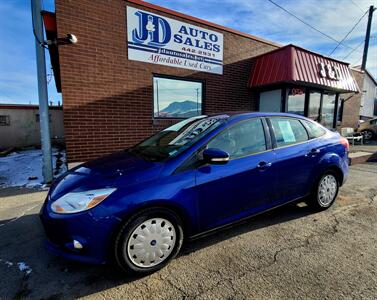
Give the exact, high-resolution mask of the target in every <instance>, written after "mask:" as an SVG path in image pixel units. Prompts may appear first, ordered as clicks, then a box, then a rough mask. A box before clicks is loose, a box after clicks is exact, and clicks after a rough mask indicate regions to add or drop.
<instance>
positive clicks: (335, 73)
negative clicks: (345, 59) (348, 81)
mask: <svg viewBox="0 0 377 300" xmlns="http://www.w3.org/2000/svg"><path fill="white" fill-rule="evenodd" d="M318 67H319V75H320V76H321V77H322V78H328V79H333V80H341V79H342V74H341V73H340V68H339V67H337V66H333V65H331V64H325V63H323V62H321V63H319V64H318Z"/></svg>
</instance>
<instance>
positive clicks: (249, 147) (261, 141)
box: [208, 119, 267, 159]
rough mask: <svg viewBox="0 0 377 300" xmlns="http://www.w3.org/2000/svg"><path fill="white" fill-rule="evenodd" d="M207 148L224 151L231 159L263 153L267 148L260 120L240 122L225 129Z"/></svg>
mask: <svg viewBox="0 0 377 300" xmlns="http://www.w3.org/2000/svg"><path fill="white" fill-rule="evenodd" d="M208 148H217V149H221V150H223V151H226V152H228V153H229V155H230V158H231V159H233V158H239V157H243V156H247V155H250V154H254V153H258V152H262V151H265V150H266V149H267V148H266V140H265V136H264V129H263V124H262V120H260V119H251V120H247V121H241V122H239V123H237V124H236V125H233V126H232V127H230V128H227V129H226V130H224V131H223V132H221V133H220V134H219V135H217V136H216V137H215V138H214V139H213V140H212V141H210V142H209V143H208Z"/></svg>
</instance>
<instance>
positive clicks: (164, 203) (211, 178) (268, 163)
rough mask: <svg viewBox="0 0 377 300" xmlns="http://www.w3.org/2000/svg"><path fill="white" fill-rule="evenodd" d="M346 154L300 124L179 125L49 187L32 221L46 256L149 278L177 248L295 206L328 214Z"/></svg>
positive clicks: (245, 118)
mask: <svg viewBox="0 0 377 300" xmlns="http://www.w3.org/2000/svg"><path fill="white" fill-rule="evenodd" d="M348 150H349V145H348V142H347V140H346V139H344V138H342V137H341V136H340V135H339V134H338V133H336V132H332V131H330V130H328V129H326V128H324V127H322V126H321V125H319V124H318V123H316V122H313V121H311V120H309V119H307V118H304V117H301V116H298V115H291V114H284V113H227V114H218V115H211V116H198V117H193V118H190V119H186V120H184V121H181V122H179V123H177V124H175V125H173V126H171V127H169V128H167V129H165V130H162V131H161V132H159V133H157V134H156V135H153V136H152V137H150V138H148V139H146V140H144V141H143V142H141V143H139V144H138V145H136V146H134V147H131V148H129V149H126V150H124V151H120V152H117V153H114V154H111V155H108V156H105V157H102V158H99V159H96V160H93V161H89V162H87V163H84V164H82V165H80V166H78V167H76V168H74V169H72V170H70V171H69V172H67V173H65V174H64V175H63V176H62V177H60V178H59V179H57V180H56V181H55V182H54V183H53V185H52V186H51V189H50V191H49V193H48V196H47V199H46V201H45V203H44V205H43V207H42V210H41V213H40V217H41V220H42V223H43V226H44V229H45V231H46V234H47V238H48V239H47V247H48V249H50V250H51V251H52V252H54V253H56V254H58V255H61V256H63V257H66V258H68V259H73V260H78V261H81V262H88V263H105V262H108V261H111V260H112V258H114V259H115V261H116V262H117V263H118V265H119V266H120V267H121V268H123V269H124V270H126V271H133V272H138V273H150V272H153V271H156V270H158V269H160V268H162V267H163V266H165V265H166V264H167V263H168V262H169V261H170V260H171V259H172V258H173V257H174V256H176V255H177V253H178V252H179V250H180V248H181V245H182V243H183V241H184V240H185V239H188V238H192V237H199V236H200V235H203V234H206V233H208V232H211V231H213V230H215V229H218V228H220V227H224V226H227V225H230V224H233V223H235V222H237V221H240V220H243V219H245V218H248V217H250V216H253V215H256V214H259V213H261V212H264V211H266V210H269V209H271V208H274V207H277V206H280V205H283V204H286V203H288V202H292V201H297V200H299V199H304V200H305V201H306V202H307V204H308V205H310V206H312V207H313V208H315V209H317V210H324V209H327V208H329V207H330V206H331V205H332V204H333V203H334V201H335V198H336V196H337V193H338V188H339V187H340V186H341V185H342V184H343V183H344V181H345V180H346V178H347V174H348Z"/></svg>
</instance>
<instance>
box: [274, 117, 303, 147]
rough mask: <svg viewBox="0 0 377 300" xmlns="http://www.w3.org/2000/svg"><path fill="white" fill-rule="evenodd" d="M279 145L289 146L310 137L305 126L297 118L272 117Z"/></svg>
mask: <svg viewBox="0 0 377 300" xmlns="http://www.w3.org/2000/svg"><path fill="white" fill-rule="evenodd" d="M270 120H271V123H272V127H273V130H274V133H275V139H276V144H277V146H278V147H284V146H289V145H293V144H297V143H301V142H305V141H307V140H308V139H309V137H308V133H307V131H306V129H305V128H304V126H303V125H302V124H301V123H300V121H299V120H297V119H290V118H271V119H270Z"/></svg>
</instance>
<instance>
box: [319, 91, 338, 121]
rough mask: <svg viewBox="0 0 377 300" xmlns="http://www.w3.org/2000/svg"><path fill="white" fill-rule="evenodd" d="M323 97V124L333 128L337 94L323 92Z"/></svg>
mask: <svg viewBox="0 0 377 300" xmlns="http://www.w3.org/2000/svg"><path fill="white" fill-rule="evenodd" d="M322 97H323V98H322V113H321V124H322V125H323V126H325V127H327V128H333V125H334V114H335V102H336V94H332V93H323V96H322Z"/></svg>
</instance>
